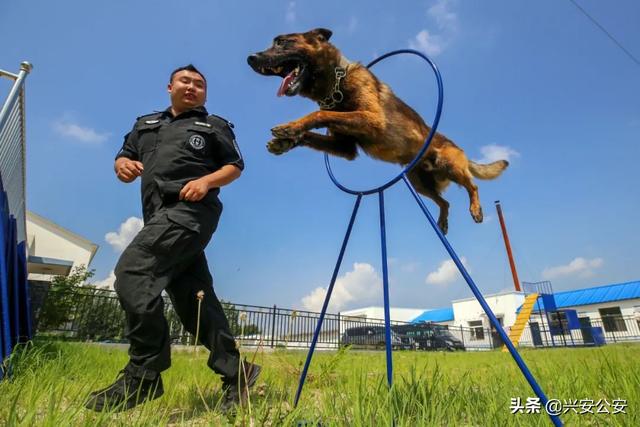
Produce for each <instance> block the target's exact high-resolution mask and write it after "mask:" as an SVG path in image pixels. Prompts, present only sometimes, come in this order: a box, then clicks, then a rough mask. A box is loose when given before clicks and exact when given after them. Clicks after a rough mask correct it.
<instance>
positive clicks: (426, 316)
mask: <svg viewBox="0 0 640 427" xmlns="http://www.w3.org/2000/svg"><path fill="white" fill-rule="evenodd" d="M451 320H453V307H445V308H436V309H434V310H427V311H425V312H424V313H422V314H421V315H420V316H418V317H416V318H415V319H413V320H412V321H411V323H420V322H449V321H451Z"/></svg>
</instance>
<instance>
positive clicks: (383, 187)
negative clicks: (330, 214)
mask: <svg viewBox="0 0 640 427" xmlns="http://www.w3.org/2000/svg"><path fill="white" fill-rule="evenodd" d="M401 53H411V54H413V55H418V56H419V57H420V58H422V59H424V60H425V61H427V62H428V63H429V65H430V66H431V69H432V70H433V72H434V74H435V75H436V80H437V82H438V108H437V111H436V116H435V118H434V119H433V126H432V127H431V131H430V132H429V135H428V136H427V139H426V140H425V142H424V145H423V146H422V149H420V151H419V152H418V154H416V157H415V158H414V159H413V160H412V161H411V163H409V164H408V165H407V166H406V167H405V168H404V169H403V170H402V172H400V173H399V174H398V175H397V176H396V177H395V178H393V179H391V180H389V181H388V182H387V183H385V184H383V185H381V186H379V187H376V188H372V189H370V190H361V191H356V190H352V189H350V188H348V187H346V186H344V185H342V184H341V183H340V182H339V181H338V179H337V178H336V177H335V175H334V174H333V171H332V170H331V163H330V162H329V155H328V154H327V153H325V155H324V163H325V166H326V167H327V173H328V174H329V177H330V178H331V181H333V183H334V184H335V185H336V187H338V188H339V189H340V190H342V191H344V192H345V193H349V194H354V195H363V196H366V195H368V194H373V193H379V192H381V191H384V190H386V189H387V188H389V187H391V186H392V185H393V184H395V183H396V182H398V181H399V180H400V179H402V177H403V176H404V175H406V174H407V173H409V171H411V169H413V167H414V166H415V165H416V163H418V161H419V160H420V159H421V158H422V155H423V154H424V153H425V152H426V151H427V148H429V144H431V139H432V138H433V135H434V134H435V133H436V128H437V127H438V123H439V122H440V113H441V112H442V77H440V71H438V67H436V65H435V64H434V63H433V62H432V61H431V60H430V59H429V58H427V57H426V56H425V55H423V54H422V53H420V52H418V51H417V50H413V49H400V50H394V51H392V52H389V53H387V54H384V55H382V56H381V57H379V58H376V59H374V60H373V61H371V62H370V63H369V65H367V68H371V67H373V66H374V65H375V64H377V63H378V62H380V61H382V60H383V59H385V58H388V57H390V56H393V55H399V54H401Z"/></svg>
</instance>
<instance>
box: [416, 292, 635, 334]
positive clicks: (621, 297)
mask: <svg viewBox="0 0 640 427" xmlns="http://www.w3.org/2000/svg"><path fill="white" fill-rule="evenodd" d="M525 296H526V294H525V293H524V292H515V291H514V292H502V293H498V294H492V295H486V296H485V300H486V301H487V304H488V305H489V307H490V308H491V311H493V313H494V314H495V316H496V317H497V318H498V320H499V321H500V323H501V324H502V326H503V327H504V328H505V329H506V330H508V329H509V328H510V327H511V326H512V325H513V324H514V323H515V321H516V318H517V316H518V313H519V311H520V307H521V306H522V303H523V302H524V299H525ZM554 298H555V302H556V307H557V309H561V310H575V311H576V314H577V316H578V320H579V321H580V324H581V327H588V326H595V327H602V329H603V332H604V335H605V338H606V340H607V342H617V341H625V340H640V281H634V282H627V283H618V284H613V285H604V286H596V287H592V288H583V289H576V290H571V291H562V292H557V293H554ZM539 304H540V305H536V306H534V310H533V313H532V314H531V317H530V319H529V328H527V330H525V334H524V335H523V336H527V334H529V335H528V339H529V340H531V339H532V335H531V333H532V328H533V329H537V328H542V329H543V330H544V329H548V321H547V320H546V318H545V317H544V315H541V314H539V313H540V311H541V310H544V304H542V302H541V300H539ZM421 321H423V322H435V323H440V324H445V325H449V326H450V330H452V331H456V328H461V329H460V331H462V328H465V329H466V328H470V332H469V334H470V339H471V340H472V341H486V340H487V339H489V338H488V337H487V336H486V335H487V334H486V330H487V329H489V328H490V327H491V325H490V322H489V319H488V317H487V315H486V314H485V313H484V310H483V309H482V307H481V306H480V303H479V302H478V301H477V300H476V299H475V298H474V297H472V298H465V299H460V300H455V301H452V306H451V308H448V307H447V308H441V309H436V310H427V311H425V312H423V313H422V314H420V315H419V316H418V317H416V318H415V319H413V320H412V322H421ZM460 333H462V332H460ZM580 338H581V337H580ZM491 339H492V340H495V335H494V336H493V337H491ZM542 339H543V340H545V339H546V340H547V341H549V340H550V339H551V337H550V335H549V334H548V333H547V334H546V335H545V333H544V332H543V333H542ZM567 339H571V336H569V337H568V338H567Z"/></svg>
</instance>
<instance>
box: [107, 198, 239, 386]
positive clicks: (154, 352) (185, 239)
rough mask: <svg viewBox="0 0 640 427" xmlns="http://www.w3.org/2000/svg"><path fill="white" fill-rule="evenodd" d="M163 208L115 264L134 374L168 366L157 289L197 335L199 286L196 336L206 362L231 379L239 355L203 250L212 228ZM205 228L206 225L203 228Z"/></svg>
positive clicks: (166, 335)
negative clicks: (192, 225)
mask: <svg viewBox="0 0 640 427" xmlns="http://www.w3.org/2000/svg"><path fill="white" fill-rule="evenodd" d="M171 217H172V216H171V212H168V211H167V210H166V209H162V210H160V211H159V212H157V213H156V214H155V215H154V216H153V217H152V218H151V220H150V221H149V222H148V223H146V224H145V225H144V227H143V228H142V230H140V232H139V233H138V235H137V236H136V237H135V238H134V239H133V241H132V242H131V244H129V246H128V247H127V248H126V249H125V251H124V252H123V253H122V255H121V257H120V260H119V261H118V264H117V265H116V268H115V275H116V281H115V284H114V287H115V289H116V292H117V293H118V297H119V299H120V304H121V305H122V308H123V309H124V311H125V313H126V337H127V338H128V339H129V342H130V347H129V363H128V365H127V367H126V368H125V369H126V370H127V371H128V372H129V373H131V374H132V375H133V376H136V377H140V378H154V377H155V376H156V375H157V374H158V373H159V372H161V371H163V370H165V369H167V368H169V366H170V365H171V354H170V337H169V327H168V326H167V321H166V319H165V317H164V312H163V309H164V304H163V300H162V297H161V292H162V291H163V290H166V292H167V294H168V295H169V297H170V298H171V301H172V303H173V307H174V309H175V310H176V312H177V314H178V316H179V317H180V320H181V322H182V324H183V325H184V327H185V329H186V330H187V331H189V332H190V333H191V334H193V335H195V333H196V325H197V316H198V300H197V294H198V292H199V291H201V290H202V291H204V299H203V300H202V305H201V315H200V335H199V341H200V343H201V344H203V345H204V346H205V347H206V348H207V349H209V351H210V352H211V353H210V355H209V360H208V363H207V364H208V366H209V367H210V368H211V369H213V371H215V372H216V373H218V374H221V375H222V376H223V381H224V382H230V381H235V379H236V378H237V374H238V363H239V357H240V354H239V352H238V350H237V348H236V343H235V340H234V338H233V334H232V333H231V331H230V329H229V323H228V321H227V318H226V316H225V314H224V311H223V309H222V306H221V304H220V301H218V298H217V297H216V295H215V293H214V291H213V280H212V277H211V273H210V272H209V268H208V266H207V260H206V258H205V254H204V249H205V247H206V246H207V244H208V243H209V240H210V239H211V236H212V234H213V231H214V230H215V227H216V225H217V218H215V221H214V222H213V225H212V227H209V228H213V229H209V230H200V231H199V232H196V231H194V230H191V229H189V228H187V227H185V226H183V225H181V224H179V223H178V222H176V221H175V220H172V218H171ZM203 228H206V227H203Z"/></svg>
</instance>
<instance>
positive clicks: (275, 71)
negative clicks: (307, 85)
mask: <svg viewBox="0 0 640 427" xmlns="http://www.w3.org/2000/svg"><path fill="white" fill-rule="evenodd" d="M259 70H260V73H261V74H264V75H265V76H280V77H282V82H281V83H280V87H279V88H278V93H277V94H278V96H283V95H287V96H294V95H297V94H298V92H300V89H301V88H302V81H303V80H304V77H305V74H306V66H305V64H304V63H303V62H301V61H298V60H287V61H283V62H281V63H279V64H278V65H274V66H270V67H268V66H262V67H259Z"/></svg>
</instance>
